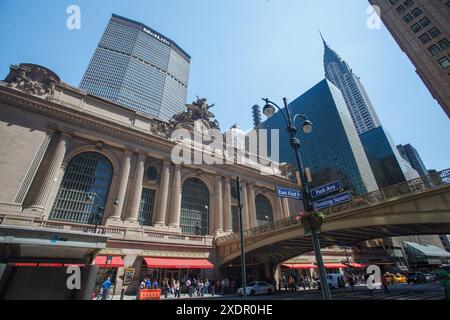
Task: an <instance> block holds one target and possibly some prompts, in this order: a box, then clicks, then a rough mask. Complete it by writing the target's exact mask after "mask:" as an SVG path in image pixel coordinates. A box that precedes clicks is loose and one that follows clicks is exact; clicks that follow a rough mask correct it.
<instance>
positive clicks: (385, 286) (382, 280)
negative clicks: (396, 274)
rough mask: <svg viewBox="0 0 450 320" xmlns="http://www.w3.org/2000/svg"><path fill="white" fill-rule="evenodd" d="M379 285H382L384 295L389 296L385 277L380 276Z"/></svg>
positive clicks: (389, 292)
mask: <svg viewBox="0 0 450 320" xmlns="http://www.w3.org/2000/svg"><path fill="white" fill-rule="evenodd" d="M381 284H382V285H383V289H384V294H389V295H391V291H390V290H389V288H388V281H387V278H386V276H385V275H384V274H383V275H382V276H381Z"/></svg>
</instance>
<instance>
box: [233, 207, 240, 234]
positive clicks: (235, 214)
mask: <svg viewBox="0 0 450 320" xmlns="http://www.w3.org/2000/svg"><path fill="white" fill-rule="evenodd" d="M231 218H232V227H233V232H235V233H238V232H239V208H238V207H234V206H233V207H231Z"/></svg>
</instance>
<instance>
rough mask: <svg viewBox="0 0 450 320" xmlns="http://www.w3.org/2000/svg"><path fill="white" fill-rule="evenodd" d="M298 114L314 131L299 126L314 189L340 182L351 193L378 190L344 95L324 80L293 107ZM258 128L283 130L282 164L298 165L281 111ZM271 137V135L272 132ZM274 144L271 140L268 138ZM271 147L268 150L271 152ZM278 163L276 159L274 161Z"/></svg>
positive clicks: (292, 105) (281, 135) (281, 140)
mask: <svg viewBox="0 0 450 320" xmlns="http://www.w3.org/2000/svg"><path fill="white" fill-rule="evenodd" d="M290 106H291V108H292V111H293V113H294V114H297V113H303V114H306V115H307V116H308V117H309V118H310V119H311V121H312V122H313V124H314V130H313V131H312V133H310V134H305V133H303V131H302V130H301V125H302V124H301V122H300V121H299V122H298V123H296V125H297V128H298V134H297V136H298V137H299V139H300V143H301V149H300V152H301V157H302V161H303V165H304V166H305V167H309V168H310V171H311V176H312V179H313V181H312V184H311V186H312V187H317V186H320V185H323V184H325V183H329V182H333V181H335V180H340V181H341V182H342V184H343V186H344V188H345V189H347V190H352V191H354V192H355V194H364V193H367V192H371V191H374V190H377V189H378V187H377V183H376V181H375V177H374V175H373V173H372V169H371V167H370V164H369V161H368V159H367V155H366V153H365V152H364V148H363V146H362V144H361V141H360V139H359V137H358V133H357V132H356V129H355V126H354V125H353V122H352V119H351V117H350V114H349V111H348V109H347V106H346V104H345V101H344V98H343V97H342V93H341V92H340V91H339V89H338V88H336V87H335V86H334V85H333V84H332V83H331V82H329V81H327V80H323V81H321V82H320V83H318V84H317V85H315V86H314V87H313V88H311V89H310V90H308V91H307V92H306V93H304V94H303V95H301V96H300V97H298V98H297V99H296V100H294V101H293V102H292V103H291V104H290ZM258 129H279V130H280V131H279V136H280V143H279V146H280V149H279V154H280V159H279V161H280V162H287V163H291V164H295V158H294V153H293V150H292V147H291V146H290V144H289V143H288V141H289V136H288V132H287V130H286V123H285V120H284V118H283V116H282V115H281V114H280V112H278V113H276V114H274V115H273V116H272V117H271V118H269V119H267V120H266V121H265V122H263V123H262V124H261V125H260V126H259V127H258ZM269 136H270V132H269ZM268 140H269V142H270V140H271V139H270V138H269V139H268ZM270 147H271V146H270V145H269V148H268V150H270ZM274 160H276V159H274Z"/></svg>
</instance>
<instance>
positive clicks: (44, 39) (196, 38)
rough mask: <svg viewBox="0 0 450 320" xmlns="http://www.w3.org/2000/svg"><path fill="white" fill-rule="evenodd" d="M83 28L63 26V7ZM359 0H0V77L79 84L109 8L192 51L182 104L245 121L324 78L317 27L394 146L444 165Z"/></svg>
mask: <svg viewBox="0 0 450 320" xmlns="http://www.w3.org/2000/svg"><path fill="white" fill-rule="evenodd" d="M72 4H75V5H78V6H79V7H80V9H81V29H80V30H69V29H67V28H66V19H67V17H68V14H67V13H66V9H67V7H68V6H69V5H72ZM367 7H368V2H367V1H366V0H341V1H334V0H220V1H219V0H145V1H144V0H142V1H140V0H129V1H113V0H108V1H106V0H96V1H75V0H71V1H65V0H58V1H56V0H53V1H52V0H47V1H45V0H41V1H25V0H0V21H1V22H0V23H1V28H0V39H1V40H2V50H1V51H2V53H1V55H0V77H1V78H4V77H5V76H6V75H7V73H8V70H9V69H8V66H9V65H10V64H12V63H21V62H29V63H36V64H41V65H43V66H46V67H48V68H50V69H52V70H53V71H55V72H56V73H57V74H58V75H59V76H60V77H61V78H62V79H63V80H64V81H65V82H67V83H69V84H71V85H74V86H78V85H79V83H80V80H81V77H82V75H83V73H84V71H85V69H86V67H87V65H88V63H89V61H90V59H91V57H92V55H93V53H94V50H95V48H96V46H97V43H98V41H99V39H100V37H101V35H102V33H103V31H104V29H105V27H106V24H107V23H108V20H109V18H110V16H111V14H112V13H116V14H119V15H123V16H126V17H128V18H131V19H134V20H138V21H140V22H143V23H145V24H147V25H148V26H150V27H152V28H154V29H156V30H157V31H159V32H161V33H162V34H164V35H166V36H167V37H169V38H171V39H172V40H174V41H175V42H177V43H178V44H179V45H180V46H181V47H182V48H183V49H184V50H185V51H187V52H188V53H189V54H190V55H191V56H192V61H191V71H190V80H189V81H190V82H189V92H188V101H192V100H194V98H195V96H196V95H199V96H202V97H206V98H208V100H209V101H210V102H211V103H212V102H214V103H215V107H214V110H213V112H214V113H215V114H216V117H217V118H218V120H219V122H220V124H221V127H222V129H226V128H228V127H230V126H231V125H232V124H234V123H238V124H240V125H241V126H242V127H243V128H250V127H251V126H252V118H251V106H252V105H254V104H255V103H258V104H262V101H261V100H260V99H261V97H263V96H268V97H270V98H272V99H273V100H276V101H280V103H282V98H283V97H284V96H286V97H287V98H288V99H290V100H291V101H292V100H293V99H295V98H296V97H298V96H299V95H301V94H302V93H303V92H305V91H306V90H308V89H309V88H311V87H312V86H314V85H315V84H316V83H317V82H319V81H320V80H322V79H323V78H324V70H323V45H322V41H321V39H320V36H319V33H318V30H319V29H320V30H321V31H322V33H323V35H324V37H325V38H326V40H327V42H328V44H329V45H330V46H331V47H332V48H333V49H334V50H336V51H337V52H338V53H339V55H340V56H341V57H342V58H344V59H345V60H346V61H347V62H348V63H349V64H350V66H351V67H352V68H353V70H354V72H355V73H356V74H357V75H358V76H360V77H361V80H362V82H363V84H364V85H365V87H366V89H367V91H368V93H369V96H370V97H371V99H372V102H373V104H374V106H375V109H376V111H377V113H378V115H379V117H380V120H381V122H382V124H383V126H384V127H385V128H386V129H387V130H388V131H389V132H390V133H391V135H392V137H393V139H394V141H395V143H397V144H400V143H402V144H405V143H411V144H412V145H413V146H415V147H416V149H417V150H418V151H419V153H420V154H421V156H422V158H423V160H424V162H425V165H426V166H427V167H428V168H430V169H432V168H434V169H438V170H440V169H446V168H448V167H450V165H449V164H450V163H449V159H450V148H449V145H448V137H450V125H449V120H448V118H447V116H446V115H445V113H444V112H443V111H442V109H441V108H440V106H439V105H438V104H437V103H436V102H435V101H434V99H433V98H432V97H431V95H430V93H429V92H428V90H427V89H426V88H425V86H424V84H423V83H422V82H421V80H420V79H419V77H418V76H417V75H416V73H415V69H414V67H413V65H412V64H411V62H410V61H409V60H408V58H407V57H406V55H405V54H404V53H403V52H402V51H401V50H400V48H399V47H398V46H397V44H396V43H395V41H394V40H393V38H392V37H391V35H390V34H389V32H388V31H387V30H386V28H385V27H384V26H383V27H382V28H381V30H369V29H368V28H367V26H366V21H367V19H368V17H369V15H368V14H367V11H366V10H367Z"/></svg>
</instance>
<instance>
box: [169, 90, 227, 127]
mask: <svg viewBox="0 0 450 320" xmlns="http://www.w3.org/2000/svg"><path fill="white" fill-rule="evenodd" d="M213 106H214V104H212V105H208V103H207V102H206V99H205V98H201V99H200V98H199V97H197V101H194V102H192V104H188V105H186V109H187V110H186V111H184V112H181V113H178V114H176V115H174V116H173V117H172V119H171V120H170V124H171V125H172V126H174V127H175V129H178V128H183V129H188V130H196V131H204V130H208V129H219V130H220V127H219V122H217V120H215V119H214V118H215V116H214V114H213V113H212V112H211V111H209V109H211V108H212V107H213Z"/></svg>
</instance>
